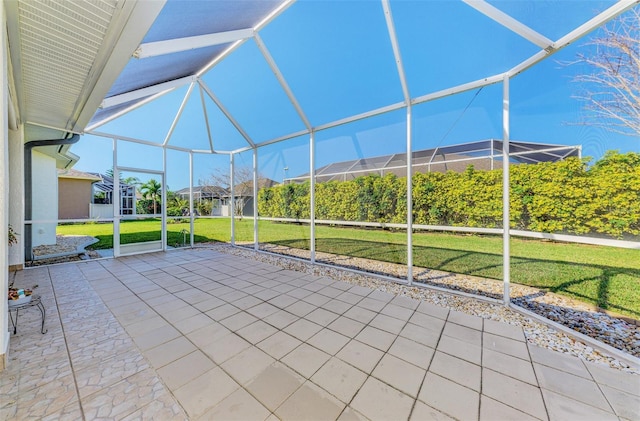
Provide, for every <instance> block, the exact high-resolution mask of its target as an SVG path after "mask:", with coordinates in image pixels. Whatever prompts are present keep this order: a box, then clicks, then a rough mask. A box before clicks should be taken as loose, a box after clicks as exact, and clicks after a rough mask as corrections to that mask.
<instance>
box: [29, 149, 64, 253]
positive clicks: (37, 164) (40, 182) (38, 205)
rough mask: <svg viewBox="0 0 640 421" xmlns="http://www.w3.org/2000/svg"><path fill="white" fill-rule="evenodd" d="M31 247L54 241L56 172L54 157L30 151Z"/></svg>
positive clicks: (56, 215)
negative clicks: (31, 174)
mask: <svg viewBox="0 0 640 421" xmlns="http://www.w3.org/2000/svg"><path fill="white" fill-rule="evenodd" d="M32 153H33V155H32V167H33V187H32V197H33V213H32V218H33V221H45V222H36V223H34V224H33V228H32V232H33V243H32V244H33V247H36V246H40V245H43V244H55V243H56V227H57V225H58V224H57V220H58V172H57V170H56V161H55V159H53V158H51V157H49V156H46V155H44V154H41V153H39V152H38V151H36V150H33V151H32Z"/></svg>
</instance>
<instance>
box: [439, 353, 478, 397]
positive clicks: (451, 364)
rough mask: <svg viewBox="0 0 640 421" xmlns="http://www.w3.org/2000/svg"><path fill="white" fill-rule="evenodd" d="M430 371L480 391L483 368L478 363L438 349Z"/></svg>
mask: <svg viewBox="0 0 640 421" xmlns="http://www.w3.org/2000/svg"><path fill="white" fill-rule="evenodd" d="M429 371H431V372H433V373H436V374H438V375H440V376H441V377H444V378H446V379H449V380H452V381H454V382H456V383H458V384H461V385H463V386H466V387H468V388H469V389H473V390H475V391H476V392H480V382H481V368H480V366H478V365H475V364H471V363H470V362H467V361H464V360H461V359H460V358H457V357H452V356H451V355H449V354H445V353H443V352H439V351H436V354H435V355H434V356H433V361H431V365H430V366H429Z"/></svg>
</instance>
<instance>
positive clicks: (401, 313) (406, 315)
mask: <svg viewBox="0 0 640 421" xmlns="http://www.w3.org/2000/svg"><path fill="white" fill-rule="evenodd" d="M380 313H382V314H386V315H387V316H391V317H395V318H396V319H399V320H402V321H404V322H406V321H407V320H409V319H410V318H411V315H412V314H413V309H409V308H406V307H401V306H398V305H395V304H393V301H391V302H390V303H389V304H387V305H386V306H385V307H384V308H383V309H382V310H381V311H380Z"/></svg>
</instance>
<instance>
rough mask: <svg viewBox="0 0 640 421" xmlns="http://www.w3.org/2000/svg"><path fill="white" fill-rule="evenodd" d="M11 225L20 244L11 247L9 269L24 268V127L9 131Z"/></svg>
mask: <svg viewBox="0 0 640 421" xmlns="http://www.w3.org/2000/svg"><path fill="white" fill-rule="evenodd" d="M9 156H11V159H10V160H9V223H10V224H11V226H12V227H13V229H14V230H15V231H16V232H17V233H18V244H14V245H13V246H11V247H9V267H14V268H15V267H17V268H21V267H23V266H24V241H23V235H22V234H23V232H24V126H22V125H21V126H20V127H19V129H18V130H9Z"/></svg>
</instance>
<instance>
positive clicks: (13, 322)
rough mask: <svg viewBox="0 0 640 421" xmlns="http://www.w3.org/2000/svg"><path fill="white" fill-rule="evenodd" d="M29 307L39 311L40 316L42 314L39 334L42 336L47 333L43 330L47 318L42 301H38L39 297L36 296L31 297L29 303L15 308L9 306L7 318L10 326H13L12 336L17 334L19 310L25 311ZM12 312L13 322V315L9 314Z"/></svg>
mask: <svg viewBox="0 0 640 421" xmlns="http://www.w3.org/2000/svg"><path fill="white" fill-rule="evenodd" d="M29 307H37V308H38V310H40V314H42V326H41V327H40V332H41V333H42V334H43V335H44V334H45V333H47V330H45V328H44V320H45V318H46V316H47V312H46V311H45V309H44V305H43V304H42V301H40V296H39V295H36V294H32V295H31V301H29V302H28V303H24V304H19V305H17V306H9V318H10V319H11V326H13V334H14V335H15V334H16V333H18V314H19V313H20V310H25V309H27V308H29ZM12 311H15V312H16V319H15V320H13V315H12V314H11V312H12Z"/></svg>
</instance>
